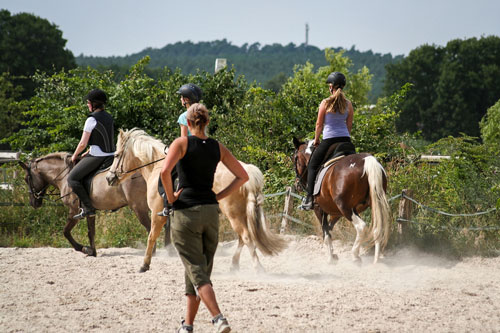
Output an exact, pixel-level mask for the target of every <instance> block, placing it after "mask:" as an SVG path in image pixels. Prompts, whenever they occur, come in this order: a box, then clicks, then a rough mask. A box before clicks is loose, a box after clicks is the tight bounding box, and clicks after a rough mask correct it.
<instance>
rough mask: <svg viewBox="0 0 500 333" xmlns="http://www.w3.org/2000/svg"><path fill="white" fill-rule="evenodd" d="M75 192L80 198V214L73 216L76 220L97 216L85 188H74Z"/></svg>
mask: <svg viewBox="0 0 500 333" xmlns="http://www.w3.org/2000/svg"><path fill="white" fill-rule="evenodd" d="M73 192H75V193H76V195H77V196H78V198H80V206H81V208H80V212H79V213H78V214H77V215H75V216H73V218H74V219H83V218H84V217H92V216H95V208H94V206H92V202H91V201H90V198H89V195H88V194H87V191H86V190H85V188H83V186H81V187H80V186H74V187H73Z"/></svg>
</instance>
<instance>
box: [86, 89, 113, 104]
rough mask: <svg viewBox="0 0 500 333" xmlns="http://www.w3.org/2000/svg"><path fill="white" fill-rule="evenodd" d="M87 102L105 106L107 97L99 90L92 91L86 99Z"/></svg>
mask: <svg viewBox="0 0 500 333" xmlns="http://www.w3.org/2000/svg"><path fill="white" fill-rule="evenodd" d="M86 99H87V101H91V102H94V103H98V104H106V102H107V101H108V97H107V96H106V93H105V92H104V91H102V90H101V89H92V90H91V91H90V92H89V93H88V94H87V97H86Z"/></svg>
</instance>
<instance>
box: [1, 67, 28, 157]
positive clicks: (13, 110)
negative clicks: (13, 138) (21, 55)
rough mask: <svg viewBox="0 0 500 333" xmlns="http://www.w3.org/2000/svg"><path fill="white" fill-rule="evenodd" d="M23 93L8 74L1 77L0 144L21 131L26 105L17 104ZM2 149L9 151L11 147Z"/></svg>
mask: <svg viewBox="0 0 500 333" xmlns="http://www.w3.org/2000/svg"><path fill="white" fill-rule="evenodd" d="M21 92H22V87H21V86H14V84H12V82H11V80H10V77H9V75H8V73H2V74H1V75H0V142H2V140H3V139H5V138H7V137H9V136H10V135H12V134H13V133H15V132H16V131H17V130H19V126H20V125H21V120H22V112H23V111H24V103H22V102H17V100H19V99H20V97H21ZM0 149H9V146H8V145H7V144H0Z"/></svg>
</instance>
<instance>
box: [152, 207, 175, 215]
mask: <svg viewBox="0 0 500 333" xmlns="http://www.w3.org/2000/svg"><path fill="white" fill-rule="evenodd" d="M172 211H173V209H172V206H170V205H168V206H167V207H163V210H162V211H161V212H158V213H156V215H158V216H169V215H170V214H172Z"/></svg>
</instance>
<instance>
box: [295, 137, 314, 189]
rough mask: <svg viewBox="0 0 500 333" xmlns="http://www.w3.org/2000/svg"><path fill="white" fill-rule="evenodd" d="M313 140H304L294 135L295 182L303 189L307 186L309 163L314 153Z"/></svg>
mask: <svg viewBox="0 0 500 333" xmlns="http://www.w3.org/2000/svg"><path fill="white" fill-rule="evenodd" d="M313 142H314V141H313V140H309V141H307V142H302V141H300V140H299V139H297V138H296V137H293V145H294V146H295V152H294V154H293V163H294V166H295V177H296V179H295V182H296V185H297V184H298V185H299V186H300V187H301V188H302V189H303V190H305V189H306V187H307V164H308V163H309V159H310V158H311V154H312V145H313Z"/></svg>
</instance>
